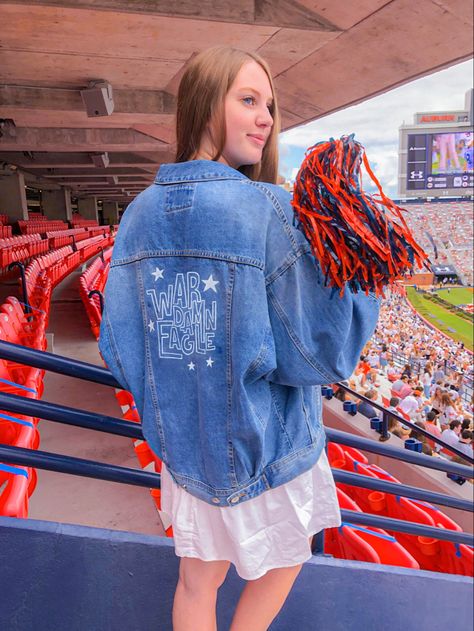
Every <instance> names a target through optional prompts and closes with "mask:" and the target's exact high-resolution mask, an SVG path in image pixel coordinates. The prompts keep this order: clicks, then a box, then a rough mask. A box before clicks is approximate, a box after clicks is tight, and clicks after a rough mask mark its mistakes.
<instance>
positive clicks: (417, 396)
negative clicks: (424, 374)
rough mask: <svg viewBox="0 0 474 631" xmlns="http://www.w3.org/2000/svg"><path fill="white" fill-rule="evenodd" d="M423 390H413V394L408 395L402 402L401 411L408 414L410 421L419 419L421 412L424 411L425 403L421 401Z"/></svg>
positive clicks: (418, 388)
mask: <svg viewBox="0 0 474 631" xmlns="http://www.w3.org/2000/svg"><path fill="white" fill-rule="evenodd" d="M421 393H422V389H421V388H420V387H417V388H415V389H414V390H413V392H412V394H409V395H407V396H406V397H405V398H404V399H402V401H401V402H400V409H401V410H402V411H403V412H405V414H408V416H409V417H410V419H414V418H419V415H420V413H421V410H422V409H423V401H422V399H421Z"/></svg>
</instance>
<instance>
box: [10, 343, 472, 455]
mask: <svg viewBox="0 0 474 631" xmlns="http://www.w3.org/2000/svg"><path fill="white" fill-rule="evenodd" d="M0 359H6V360H8V361H14V362H17V363H19V364H24V365H25V366H33V367H34V368H41V369H43V370H49V371H50V372H55V373H59V374H62V375H67V376H69V377H76V378H77V379H82V380H85V381H92V382H94V383H100V384H103V385H105V386H112V387H114V388H119V389H123V386H122V385H121V384H120V383H118V381H117V380H116V379H115V378H114V377H113V376H112V373H111V372H110V371H109V370H107V369H106V368H102V367H101V366H97V365H95V364H89V363H86V362H82V361H79V360H76V359H70V358H68V357H63V356H62V355H54V354H52V353H47V352H46V351H39V350H37V349H33V348H29V347H26V346H19V345H17V344H12V343H10V342H5V341H4V340H0ZM337 385H338V387H339V388H341V389H343V390H345V391H346V392H348V393H349V394H351V395H353V396H356V397H357V398H358V399H360V400H362V401H366V402H367V403H369V404H370V405H372V407H374V408H375V409H377V410H379V411H381V412H383V413H384V414H386V415H388V416H391V417H394V418H396V419H397V420H398V421H399V422H400V423H403V424H404V425H406V426H407V427H410V428H411V429H413V430H414V431H417V432H419V433H420V434H423V435H424V436H426V437H427V438H429V439H430V440H433V441H434V442H436V443H438V444H439V445H441V446H442V447H445V448H446V449H449V450H450V451H452V452H453V453H455V454H456V455H457V456H460V457H461V458H463V459H465V460H467V461H468V462H470V463H471V464H474V459H473V458H469V456H466V454H464V453H463V452H462V451H459V450H458V449H456V448H455V447H452V446H451V445H448V443H446V442H445V441H443V440H440V439H439V438H438V437H436V436H433V434H430V433H429V432H428V431H426V430H424V429H422V428H420V427H418V426H417V425H415V424H414V423H412V422H411V421H407V420H406V419H404V418H403V417H402V416H399V415H398V414H396V413H394V412H392V411H391V410H387V409H386V408H384V407H383V406H382V405H380V404H379V403H376V402H375V401H372V400H370V399H367V398H366V397H364V396H363V395H361V394H359V393H358V392H356V391H355V390H352V389H351V388H349V387H348V386H346V385H345V384H343V383H338V384H337ZM34 416H38V415H34ZM50 420H54V419H50Z"/></svg>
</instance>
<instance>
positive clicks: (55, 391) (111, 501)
mask: <svg viewBox="0 0 474 631" xmlns="http://www.w3.org/2000/svg"><path fill="white" fill-rule="evenodd" d="M89 264H90V261H89V262H88V265H89ZM80 274H81V268H79V269H78V270H76V271H74V272H72V274H70V276H68V277H67V278H66V279H65V280H64V281H62V283H60V284H59V285H58V286H57V288H56V289H55V290H54V292H53V299H52V304H51V315H50V321H49V327H48V330H47V333H49V334H52V335H53V348H49V349H48V350H50V351H51V352H55V353H57V354H60V355H67V356H69V357H73V358H75V359H79V360H83V361H87V362H91V363H96V364H101V359H100V356H99V353H98V349H97V342H96V341H95V339H94V337H93V336H92V334H91V330H90V327H89V323H88V321H87V317H86V314H85V312H84V309H83V306H82V303H81V300H80V297H79V277H80ZM42 398H43V399H44V400H45V401H54V402H55V403H60V404H64V405H68V406H71V407H77V408H82V409H84V410H90V411H94V412H97V413H103V414H107V415H110V416H116V415H117V402H116V400H115V397H114V393H113V390H111V388H107V387H105V386H101V385H99V384H92V383H84V382H80V381H78V380H77V379H72V378H70V377H66V376H64V375H57V374H54V373H49V372H48V373H46V375H45V379H44V394H43V397H42ZM39 429H40V434H41V445H40V448H41V449H42V450H44V451H51V452H57V453H64V454H68V455H71V456H77V457H81V458H90V459H91V460H99V461H101V462H110V463H114V464H117V465H122V466H126V467H136V466H137V461H136V456H135V453H134V451H133V446H132V444H131V441H130V440H129V439H127V438H123V437H120V436H111V435H108V434H103V433H101V432H91V431H88V430H84V429H80V428H77V427H70V426H67V425H62V424H59V423H52V422H50V421H42V422H41V423H40V425H39ZM29 517H30V518H32V519H48V520H53V521H59V522H65V523H74V524H83V525H88V526H98V527H102V528H111V529H118V530H131V531H134V532H140V533H146V534H155V535H160V534H164V531H163V527H162V525H161V522H160V519H159V516H158V513H157V511H156V509H155V508H154V506H153V504H152V502H150V496H149V492H148V491H147V490H146V489H141V488H134V487H131V486H127V485H122V484H115V483H113V482H104V481H100V480H85V479H84V478H80V477H76V476H71V475H65V476H58V475H57V474H55V473H52V472H49V471H43V470H42V471H38V485H37V487H36V490H35V493H34V494H33V495H32V497H31V499H30V510H29Z"/></svg>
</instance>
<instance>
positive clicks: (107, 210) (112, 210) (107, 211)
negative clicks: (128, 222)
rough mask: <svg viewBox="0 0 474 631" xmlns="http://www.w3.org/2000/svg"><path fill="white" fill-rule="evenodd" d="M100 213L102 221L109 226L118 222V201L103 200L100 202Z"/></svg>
mask: <svg viewBox="0 0 474 631" xmlns="http://www.w3.org/2000/svg"><path fill="white" fill-rule="evenodd" d="M102 213H103V217H104V223H106V224H108V225H109V226H113V225H114V224H117V223H118V220H119V216H118V213H119V211H118V202H104V203H103V204H102Z"/></svg>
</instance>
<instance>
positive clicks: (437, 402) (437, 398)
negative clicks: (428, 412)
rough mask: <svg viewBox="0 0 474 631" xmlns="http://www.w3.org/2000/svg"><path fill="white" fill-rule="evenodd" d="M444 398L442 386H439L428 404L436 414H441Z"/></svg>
mask: <svg viewBox="0 0 474 631" xmlns="http://www.w3.org/2000/svg"><path fill="white" fill-rule="evenodd" d="M442 396H443V389H442V388H441V386H437V387H436V390H435V391H434V394H433V395H432V397H431V399H430V400H429V402H428V403H429V405H431V409H432V410H433V412H436V414H440V413H441V398H442Z"/></svg>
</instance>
